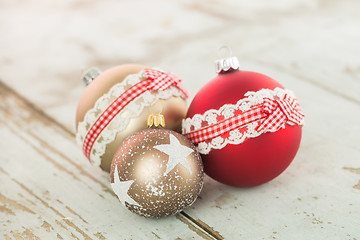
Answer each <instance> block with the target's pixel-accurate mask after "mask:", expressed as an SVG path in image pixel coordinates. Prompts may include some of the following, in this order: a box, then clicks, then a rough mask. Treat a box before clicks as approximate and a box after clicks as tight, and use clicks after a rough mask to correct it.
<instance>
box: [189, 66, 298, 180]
mask: <svg viewBox="0 0 360 240" xmlns="http://www.w3.org/2000/svg"><path fill="white" fill-rule="evenodd" d="M275 88H281V89H284V88H283V86H281V85H280V84H279V83H278V82H276V81H275V80H273V79H271V78H270V77H268V76H265V75H263V74H260V73H256V72H248V71H239V70H234V69H230V70H228V71H223V72H221V73H220V74H219V75H218V76H217V77H216V78H215V79H213V80H212V81H210V82H209V83H207V84H206V85H205V86H204V87H203V88H202V89H201V90H200V91H199V92H198V93H197V95H196V96H195V98H194V99H193V101H192V103H191V105H190V107H189V110H188V113H187V118H192V117H193V116H194V115H195V114H204V113H205V112H206V111H208V110H209V109H219V108H221V107H222V106H224V105H225V104H236V103H237V102H238V101H239V100H240V99H242V98H244V97H245V94H246V93H248V92H249V91H254V92H256V91H259V90H261V89H271V90H272V89H275ZM301 131H302V127H301V125H294V126H290V125H287V124H286V127H285V128H281V129H279V130H277V131H274V132H266V133H263V134H261V135H259V136H257V137H254V138H248V139H246V140H245V141H243V142H242V143H240V144H227V145H226V146H225V147H223V148H221V149H211V151H210V152H209V153H208V154H203V155H202V159H203V163H204V170H205V173H206V174H208V175H209V176H210V177H212V178H213V179H215V180H217V181H219V182H222V183H224V184H228V185H232V186H239V187H251V186H256V185H260V184H263V183H266V182H268V181H270V180H272V179H274V178H275V177H277V176H278V175H279V174H281V173H282V172H283V171H284V170H285V169H286V168H287V167H288V166H289V164H290V163H291V162H292V160H293V159H294V157H295V155H296V152H297V151H298V148H299V145H300V140H301Z"/></svg>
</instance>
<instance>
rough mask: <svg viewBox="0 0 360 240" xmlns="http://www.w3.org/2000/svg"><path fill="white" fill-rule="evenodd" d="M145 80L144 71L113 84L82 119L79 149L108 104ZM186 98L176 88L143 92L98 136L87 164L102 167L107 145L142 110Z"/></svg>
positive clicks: (78, 138)
mask: <svg viewBox="0 0 360 240" xmlns="http://www.w3.org/2000/svg"><path fill="white" fill-rule="evenodd" d="M144 79H146V76H145V75H144V71H141V72H140V73H137V74H131V75H128V76H127V77H126V78H125V79H124V80H123V81H122V82H120V83H117V84H115V85H114V86H113V87H112V88H111V89H110V90H109V91H108V92H107V93H105V94H104V95H103V96H101V97H100V98H99V99H98V100H97V101H96V103H95V105H94V107H93V108H92V109H90V110H89V111H88V112H87V113H86V114H85V117H84V120H83V121H82V122H80V123H79V124H78V128H77V133H76V141H77V143H78V144H79V145H81V146H82V145H83V142H84V139H85V137H86V135H87V133H88V131H89V129H90V128H91V126H92V125H93V124H94V123H95V121H96V120H97V118H98V116H100V115H101V114H102V113H103V112H104V111H105V110H106V109H107V108H108V107H109V106H110V104H111V103H112V102H113V101H114V99H116V98H117V97H119V96H120V95H121V94H123V93H124V92H125V91H126V90H127V89H129V88H130V87H132V86H133V85H135V84H137V83H139V82H140V81H142V80H144ZM173 96H174V97H182V98H184V99H185V98H186V97H185V95H184V93H183V92H182V91H180V90H179V89H178V88H177V87H175V86H170V87H169V88H167V89H165V90H163V91H146V92H144V93H142V94H140V95H139V96H138V97H136V98H135V99H134V100H133V101H131V102H130V103H129V104H128V105H126V106H125V107H124V109H122V110H121V111H120V112H119V113H118V114H117V115H116V116H115V117H114V118H113V119H112V120H111V122H110V123H109V124H108V125H107V126H106V127H105V128H104V129H103V130H102V132H101V135H100V136H99V137H98V138H97V139H96V141H95V142H94V145H93V147H92V149H91V152H90V161H91V162H92V163H93V164H94V165H96V166H99V165H100V164H101V156H102V155H103V154H104V153H105V150H106V145H107V144H109V143H111V142H113V141H114V140H115V137H116V135H117V134H118V133H119V132H121V131H123V130H124V129H126V128H127V126H128V124H129V122H130V120H131V119H134V118H137V117H138V116H140V114H141V113H142V112H143V109H144V108H145V107H149V106H150V105H152V104H154V103H156V101H158V100H159V99H169V98H171V97H173Z"/></svg>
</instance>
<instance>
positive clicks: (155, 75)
mask: <svg viewBox="0 0 360 240" xmlns="http://www.w3.org/2000/svg"><path fill="white" fill-rule="evenodd" d="M144 72H145V74H146V76H147V79H148V80H153V81H152V82H151V83H150V84H149V88H150V89H152V90H161V91H164V90H165V89H167V88H169V87H170V86H171V85H175V86H176V87H177V88H178V89H179V90H180V91H181V92H183V93H184V95H185V97H186V98H188V97H189V94H188V92H187V91H186V89H185V88H184V86H183V85H182V83H181V79H180V78H178V77H177V76H176V75H175V74H173V73H164V72H162V71H159V70H155V69H151V68H148V69H145V70H144Z"/></svg>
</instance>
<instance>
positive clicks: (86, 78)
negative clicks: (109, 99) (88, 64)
mask: <svg viewBox="0 0 360 240" xmlns="http://www.w3.org/2000/svg"><path fill="white" fill-rule="evenodd" d="M100 74H101V70H100V69H99V68H97V67H92V68H90V69H89V70H87V71H86V72H85V73H84V74H83V76H82V80H83V82H84V83H85V85H86V86H87V85H89V84H90V83H91V82H92V81H93V80H94V79H95V78H96V77H97V76H99V75H100Z"/></svg>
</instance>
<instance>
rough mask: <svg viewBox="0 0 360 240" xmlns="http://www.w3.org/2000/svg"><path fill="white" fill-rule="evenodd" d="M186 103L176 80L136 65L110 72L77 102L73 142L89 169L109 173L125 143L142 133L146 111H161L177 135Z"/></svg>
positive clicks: (95, 82) (182, 89)
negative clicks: (135, 134)
mask: <svg viewBox="0 0 360 240" xmlns="http://www.w3.org/2000/svg"><path fill="white" fill-rule="evenodd" d="M186 97H187V93H186V91H185V90H184V88H183V87H182V85H181V81H180V79H178V78H177V77H176V76H175V75H173V74H171V73H165V72H163V71H160V70H157V69H153V68H149V67H146V66H142V65H137V64H125V65H120V66H116V67H113V68H111V69H109V70H106V71H104V72H102V73H101V74H100V75H98V76H96V77H95V78H94V79H93V81H92V82H91V83H90V84H89V85H88V86H87V87H86V89H85V91H84V93H83V94H82V96H81V98H80V101H79V104H78V107H77V111H76V130H77V131H76V132H77V133H76V137H77V141H78V143H79V144H80V145H82V147H83V152H84V154H85V156H86V157H87V158H88V159H89V160H90V161H91V162H92V163H93V164H94V165H97V166H100V167H101V168H102V169H103V170H105V171H109V170H110V164H111V161H112V158H113V156H114V153H115V152H116V150H117V149H118V147H119V146H120V144H121V143H122V142H123V141H124V140H125V138H127V137H128V136H130V135H131V134H133V133H135V132H137V131H139V130H142V129H145V128H146V119H147V117H148V115H149V114H150V110H149V109H150V106H151V105H152V107H151V108H152V110H153V111H157V112H160V111H161V109H162V114H163V115H164V116H165V120H166V123H167V125H166V127H167V128H168V129H171V130H174V131H177V132H180V131H181V121H182V119H183V118H184V117H185V115H186V109H187V108H186ZM159 101H161V104H159V103H158V102H159Z"/></svg>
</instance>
